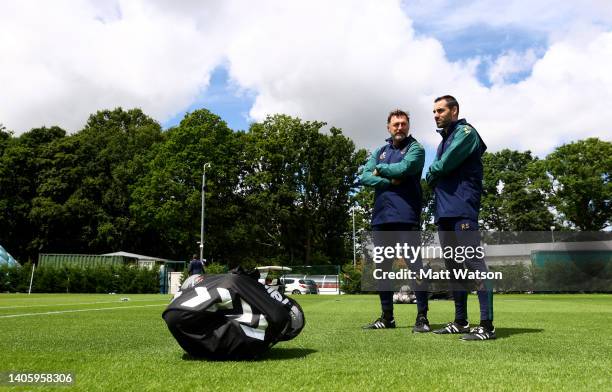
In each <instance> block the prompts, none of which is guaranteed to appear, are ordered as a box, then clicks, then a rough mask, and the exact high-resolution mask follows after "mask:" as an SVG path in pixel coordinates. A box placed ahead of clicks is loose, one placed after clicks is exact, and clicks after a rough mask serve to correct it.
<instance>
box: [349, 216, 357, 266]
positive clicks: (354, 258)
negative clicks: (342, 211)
mask: <svg viewBox="0 0 612 392" xmlns="http://www.w3.org/2000/svg"><path fill="white" fill-rule="evenodd" d="M350 210H351V213H352V215H353V267H355V266H356V265H357V258H356V256H355V206H352V207H351V208H350Z"/></svg>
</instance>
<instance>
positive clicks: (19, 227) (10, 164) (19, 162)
mask: <svg viewBox="0 0 612 392" xmlns="http://www.w3.org/2000/svg"><path fill="white" fill-rule="evenodd" d="M7 135H8V136H7V137H4V136H3V141H2V143H1V144H2V145H3V148H2V155H1V156H0V241H2V243H3V245H4V246H6V247H7V248H8V249H10V251H11V253H12V254H13V255H14V256H15V258H16V259H17V260H19V261H21V262H22V263H23V262H26V261H28V260H36V256H37V252H36V249H33V248H32V246H31V243H32V240H33V237H34V232H35V229H34V227H33V225H32V224H31V222H30V219H29V214H30V210H31V208H32V200H33V199H34V198H35V196H36V194H37V190H38V187H39V186H40V184H41V183H42V182H43V181H44V178H45V177H44V175H43V174H42V173H44V172H45V171H46V170H48V169H49V168H50V167H51V166H52V164H53V163H52V162H51V161H49V160H48V159H47V158H48V155H49V151H50V150H52V149H53V145H54V143H55V142H56V141H58V140H61V139H62V138H64V136H65V132H64V130H62V129H61V128H58V127H51V128H45V127H43V128H35V129H32V130H31V131H29V132H26V133H24V134H22V135H21V136H19V137H17V138H14V137H12V136H11V135H10V134H7ZM5 136H6V135H5Z"/></svg>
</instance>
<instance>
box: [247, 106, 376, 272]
mask: <svg viewBox="0 0 612 392" xmlns="http://www.w3.org/2000/svg"><path fill="white" fill-rule="evenodd" d="M324 126H325V124H324V123H321V122H309V121H304V122H303V121H301V120H300V119H297V118H292V117H289V116H284V115H276V116H272V117H268V118H267V119H266V120H265V121H264V122H263V123H256V124H253V125H252V126H251V128H250V130H249V132H248V133H247V134H246V137H245V140H246V142H245V153H246V162H247V172H246V174H245V176H244V178H243V181H242V184H241V191H242V194H243V195H244V198H245V202H246V205H247V206H248V208H247V219H246V221H247V222H249V223H252V225H251V236H252V237H251V238H253V239H254V242H255V243H256V244H258V245H259V247H258V249H259V251H260V252H261V253H260V254H262V255H264V256H265V257H267V258H268V259H270V258H274V257H275V258H276V260H278V261H279V262H283V263H288V264H321V263H336V264H339V263H342V262H343V261H345V260H347V259H348V258H349V257H351V256H349V255H350V254H351V251H350V249H351V248H350V247H348V246H347V245H348V242H347V238H350V234H348V233H347V227H348V220H349V214H348V203H349V195H350V193H351V192H354V190H355V189H356V188H355V184H356V179H357V168H358V166H359V164H360V163H361V162H362V161H363V160H364V159H365V154H366V153H365V151H364V150H359V151H356V149H355V145H354V143H353V142H352V141H351V140H350V139H348V138H347V137H345V136H344V135H342V132H341V131H340V130H339V129H337V128H331V129H330V134H329V135H328V134H324V133H322V132H321V131H322V128H323V127H324ZM347 234H348V235H347Z"/></svg>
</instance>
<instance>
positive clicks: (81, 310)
mask: <svg viewBox="0 0 612 392" xmlns="http://www.w3.org/2000/svg"><path fill="white" fill-rule="evenodd" d="M160 305H167V304H166V303H162V304H153V305H136V306H114V307H112V308H95V309H73V310H56V311H53V312H40V313H21V314H7V315H5V316H0V318H15V317H25V316H40V315H46V314H61V313H76V312H93V311H99V310H116V309H130V308H146V307H148V306H160Z"/></svg>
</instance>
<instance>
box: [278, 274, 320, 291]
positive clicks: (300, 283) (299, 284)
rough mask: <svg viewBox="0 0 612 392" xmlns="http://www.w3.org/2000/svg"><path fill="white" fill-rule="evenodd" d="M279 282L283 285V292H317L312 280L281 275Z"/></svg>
mask: <svg viewBox="0 0 612 392" xmlns="http://www.w3.org/2000/svg"><path fill="white" fill-rule="evenodd" d="M281 283H282V284H284V285H285V294H319V289H318V288H317V284H316V283H315V282H314V280H310V279H298V278H284V277H283V278H281Z"/></svg>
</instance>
